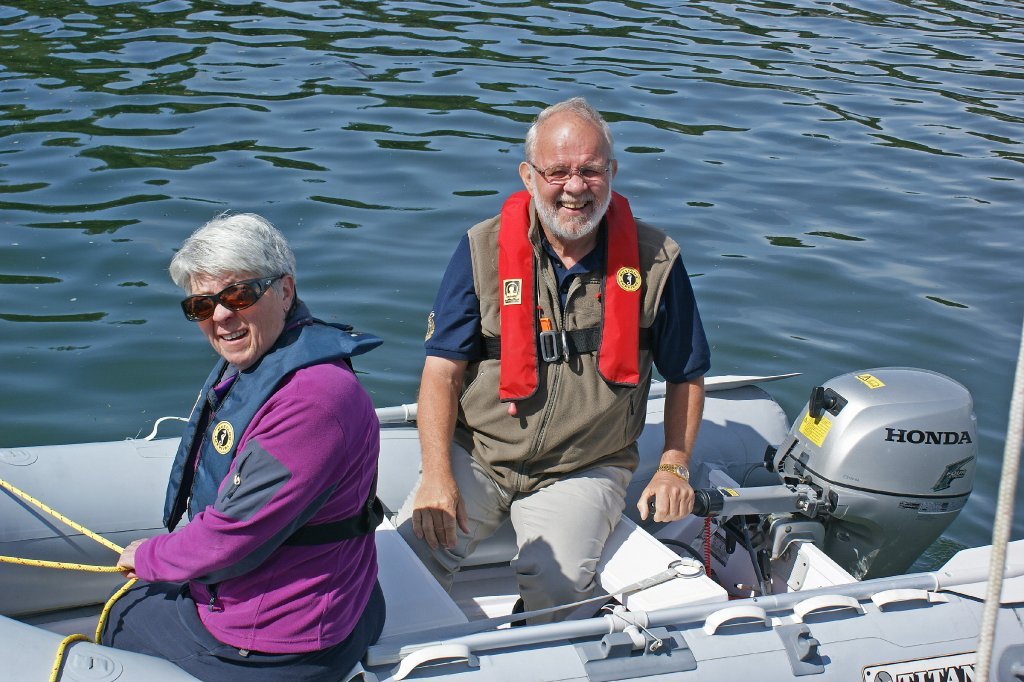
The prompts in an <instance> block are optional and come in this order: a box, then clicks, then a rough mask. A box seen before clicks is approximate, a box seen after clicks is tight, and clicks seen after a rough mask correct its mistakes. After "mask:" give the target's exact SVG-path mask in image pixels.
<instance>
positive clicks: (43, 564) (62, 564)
mask: <svg viewBox="0 0 1024 682" xmlns="http://www.w3.org/2000/svg"><path fill="white" fill-rule="evenodd" d="M0 563H4V564H17V565H19V566H35V567H37V568H63V569H64V570H67V571H89V572H91V573H123V572H124V571H122V569H120V568H118V567H117V566H96V565H93V564H73V563H68V562H66V561H46V560H44V559H22V558H21V557H16V556H0Z"/></svg>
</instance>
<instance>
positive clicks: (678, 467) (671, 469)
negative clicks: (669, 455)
mask: <svg viewBox="0 0 1024 682" xmlns="http://www.w3.org/2000/svg"><path fill="white" fill-rule="evenodd" d="M658 471H667V472H668V473H670V474H675V475H676V476H678V477H679V478H681V479H683V480H684V481H689V480H690V470H689V469H687V468H686V467H685V466H683V465H682V464H662V465H661V466H659V467H658Z"/></svg>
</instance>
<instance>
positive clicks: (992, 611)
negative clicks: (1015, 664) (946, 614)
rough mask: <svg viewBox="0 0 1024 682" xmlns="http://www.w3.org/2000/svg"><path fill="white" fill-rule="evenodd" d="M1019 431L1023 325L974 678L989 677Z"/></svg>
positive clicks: (1022, 426) (1023, 396) (1023, 402)
mask: <svg viewBox="0 0 1024 682" xmlns="http://www.w3.org/2000/svg"><path fill="white" fill-rule="evenodd" d="M1022 433H1024V328H1022V329H1021V342H1020V352H1019V354H1018V355H1017V372H1016V375H1015V376H1014V379H1013V394H1012V397H1011V398H1010V418H1009V423H1008V424H1007V426H1006V446H1005V448H1004V450H1003V472H1002V475H1001V476H1000V479H999V497H998V498H997V500H996V514H995V525H994V526H993V528H992V554H991V563H990V564H989V570H988V592H987V593H986V595H985V610H984V611H983V613H982V619H981V635H980V636H979V637H978V665H977V668H976V670H975V679H977V680H979V681H980V682H985V681H987V680H988V679H989V667H990V664H991V661H992V645H993V643H994V641H995V632H996V617H997V615H998V614H999V601H1000V597H1001V596H1002V593H1003V571H1004V570H1005V568H1006V544H1007V542H1008V541H1009V539H1010V528H1011V525H1012V522H1013V504H1014V495H1015V493H1016V489H1017V475H1018V473H1019V471H1020V453H1021V437H1022V435H1021V434H1022ZM993 679H994V678H993Z"/></svg>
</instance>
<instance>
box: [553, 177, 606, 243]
mask: <svg viewBox="0 0 1024 682" xmlns="http://www.w3.org/2000/svg"><path fill="white" fill-rule="evenodd" d="M535 196H536V194H535ZM581 198H583V199H584V200H585V199H593V198H594V193H593V192H590V191H589V190H588V192H587V194H586V195H584V196H583V197H581ZM611 201H612V191H611V186H609V187H608V194H607V195H605V198H604V201H603V202H602V203H601V205H599V206H597V207H596V209H595V210H594V211H593V212H591V214H590V215H589V216H579V217H565V218H563V217H562V216H560V215H558V203H557V199H556V200H555V202H554V203H551V204H548V203H546V202H544V201H543V200H542V199H539V198H538V200H537V201H535V202H534V204H535V205H536V207H537V215H538V216H540V222H541V225H543V226H544V227H546V228H547V229H548V230H549V231H550V232H551V233H552V234H554V235H555V236H556V237H558V238H559V239H562V240H565V241H576V240H577V239H583V238H584V237H586V236H587V235H589V234H590V233H591V232H593V231H594V230H596V229H597V226H598V225H600V224H601V219H602V218H604V214H605V212H606V211H607V210H608V206H609V204H611Z"/></svg>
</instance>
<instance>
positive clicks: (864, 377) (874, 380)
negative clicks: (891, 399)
mask: <svg viewBox="0 0 1024 682" xmlns="http://www.w3.org/2000/svg"><path fill="white" fill-rule="evenodd" d="M854 376H855V377H857V378H858V379H860V381H861V382H862V383H863V384H864V385H865V386H867V387H868V388H882V387H883V386H885V384H884V383H882V380H881V379H879V378H878V377H876V376H874V375H872V374H855V375H854Z"/></svg>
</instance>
